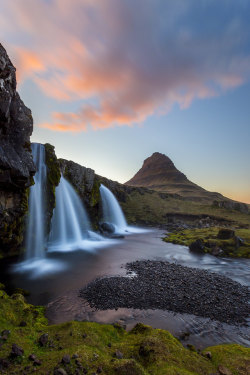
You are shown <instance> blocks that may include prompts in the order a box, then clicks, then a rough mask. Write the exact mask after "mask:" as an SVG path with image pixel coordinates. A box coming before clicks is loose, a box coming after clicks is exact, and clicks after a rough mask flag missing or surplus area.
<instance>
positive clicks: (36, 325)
mask: <svg viewBox="0 0 250 375" xmlns="http://www.w3.org/2000/svg"><path fill="white" fill-rule="evenodd" d="M1 287H2V286H1ZM23 320H24V321H25V322H26V323H27V326H25V327H20V322H21V321H23ZM4 329H8V330H10V335H9V337H8V338H7V340H6V341H3V340H1V343H2V346H0V358H3V359H8V361H9V362H10V366H9V368H8V369H6V370H2V373H5V374H8V375H9V374H19V373H25V374H30V373H33V371H34V365H33V363H32V362H31V361H30V360H29V358H28V357H29V355H30V354H35V356H36V357H37V358H38V359H39V360H40V361H41V366H36V373H37V374H43V375H44V374H53V372H54V368H55V367H56V366H58V367H62V368H64V369H65V370H66V371H67V373H68V374H75V373H76V368H77V363H76V360H75V359H72V358H71V361H70V363H69V364H68V365H64V364H62V363H61V360H62V357H63V355H65V354H67V355H70V356H71V357H72V355H73V354H77V355H78V358H77V360H78V361H79V362H80V364H81V365H82V367H83V368H86V369H87V373H88V374H92V373H96V371H97V368H98V367H101V368H102V372H101V373H102V374H104V375H105V374H107V375H113V374H114V375H115V374H116V375H117V374H118V375H123V374H124V375H150V374H159V375H161V374H162V375H166V374H169V375H177V374H179V375H185V374H186V375H195V374H196V375H198V374H199V375H209V374H212V373H216V370H217V368H218V366H219V365H224V366H226V367H228V368H229V369H230V370H231V371H232V374H235V375H236V374H241V375H244V374H247V358H249V355H250V350H249V349H247V348H244V347H243V346H239V345H219V346H214V347H211V348H209V350H210V351H211V353H212V360H208V359H207V358H206V357H205V356H203V355H202V354H198V353H196V352H194V351H191V350H188V349H186V348H184V347H183V346H182V344H181V343H180V342H179V341H178V340H177V339H175V338H174V337H173V336H172V335H171V334H170V333H169V332H167V331H164V330H161V329H153V328H151V327H149V326H145V325H143V324H138V325H137V326H136V327H135V328H134V329H133V330H131V331H130V332H126V331H125V330H123V329H122V328H121V327H119V326H112V325H104V324H98V323H90V322H75V321H73V322H68V323H64V324H59V325H51V326H49V325H48V324H47V320H46V319H45V317H44V309H43V308H42V307H35V306H32V305H29V304H27V303H26V302H25V300H24V297H23V296H21V295H18V294H15V295H13V296H12V297H9V296H8V295H7V294H6V293H5V292H4V291H3V290H0V333H1V332H2V330H4ZM43 333H47V334H48V337H49V343H48V344H47V345H46V346H44V347H42V346H40V345H39V343H38V340H39V337H40V336H41V335H42V334H43ZM13 343H15V344H17V345H19V346H20V347H21V348H23V350H24V354H23V356H21V357H20V358H17V359H12V358H10V357H9V354H10V352H11V347H12V344H13ZM117 350H119V351H120V352H121V353H122V354H123V358H122V359H118V358H117V357H116V356H115V355H114V353H115V352H116V351H117ZM24 369H25V370H24ZM0 371H1V370H0ZM81 373H82V372H81Z"/></svg>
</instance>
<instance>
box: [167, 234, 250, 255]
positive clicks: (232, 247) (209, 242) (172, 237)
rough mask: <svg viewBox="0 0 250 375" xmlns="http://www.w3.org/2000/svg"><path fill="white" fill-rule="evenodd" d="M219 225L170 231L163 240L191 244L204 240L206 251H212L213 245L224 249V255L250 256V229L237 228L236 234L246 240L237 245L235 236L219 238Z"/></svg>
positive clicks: (185, 244)
mask: <svg viewBox="0 0 250 375" xmlns="http://www.w3.org/2000/svg"><path fill="white" fill-rule="evenodd" d="M219 229H220V228H219V227H210V228H202V229H186V230H182V231H175V232H172V233H169V234H168V235H167V236H166V237H165V238H164V239H163V240H164V241H165V242H171V243H174V244H179V245H184V246H189V245H190V244H191V243H192V242H194V241H196V240H197V239H201V240H203V241H204V245H205V249H204V252H206V253H212V248H213V247H218V248H221V249H222V250H224V253H223V256H229V257H236V258H237V257H243V258H250V229H236V230H235V235H236V236H237V237H240V238H241V239H243V240H244V243H243V244H242V245H241V246H239V247H237V246H236V240H235V237H233V238H230V239H228V240H221V239H218V238H217V235H218V232H219Z"/></svg>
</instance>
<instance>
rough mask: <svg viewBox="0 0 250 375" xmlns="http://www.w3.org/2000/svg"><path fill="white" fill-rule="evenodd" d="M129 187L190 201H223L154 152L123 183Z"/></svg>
mask: <svg viewBox="0 0 250 375" xmlns="http://www.w3.org/2000/svg"><path fill="white" fill-rule="evenodd" d="M125 185H129V186H142V187H146V188H148V189H152V190H157V191H162V192H167V193H171V194H178V195H181V196H182V197H184V198H187V199H190V200H197V201H198V200H202V201H213V200H225V199H227V198H225V197H223V196H222V195H221V194H219V193H212V192H209V191H207V190H205V189H203V188H202V187H200V186H198V185H196V184H194V183H193V182H191V181H189V180H188V178H187V177H186V176H185V175H184V174H183V173H182V172H180V171H179V170H178V169H177V168H176V167H175V165H174V163H173V162H172V161H171V160H170V159H169V157H167V156H166V155H164V154H161V153H159V152H154V153H153V154H152V155H151V156H150V157H149V158H147V159H146V160H144V163H143V166H142V168H141V169H140V170H139V171H138V172H137V173H136V174H135V175H134V177H133V178H131V179H130V180H129V181H127V182H126V183H125Z"/></svg>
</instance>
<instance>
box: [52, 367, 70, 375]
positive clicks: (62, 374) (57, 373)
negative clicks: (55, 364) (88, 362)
mask: <svg viewBox="0 0 250 375" xmlns="http://www.w3.org/2000/svg"><path fill="white" fill-rule="evenodd" d="M54 375H67V372H66V371H65V370H64V369H63V368H57V369H55V370H54Z"/></svg>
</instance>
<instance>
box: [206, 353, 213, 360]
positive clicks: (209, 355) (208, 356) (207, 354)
mask: <svg viewBox="0 0 250 375" xmlns="http://www.w3.org/2000/svg"><path fill="white" fill-rule="evenodd" d="M204 356H205V357H207V358H208V359H212V353H211V352H205V353H204Z"/></svg>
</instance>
